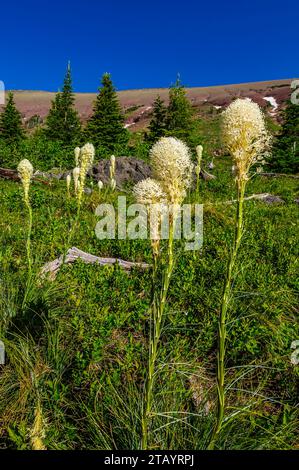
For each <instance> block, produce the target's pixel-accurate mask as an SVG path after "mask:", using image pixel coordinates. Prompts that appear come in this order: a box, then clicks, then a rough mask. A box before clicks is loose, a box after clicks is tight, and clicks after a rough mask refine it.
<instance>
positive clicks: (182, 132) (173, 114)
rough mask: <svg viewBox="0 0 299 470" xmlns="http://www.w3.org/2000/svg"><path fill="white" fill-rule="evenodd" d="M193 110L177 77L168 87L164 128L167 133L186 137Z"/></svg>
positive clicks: (188, 133) (191, 124)
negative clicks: (167, 103) (172, 84)
mask: <svg viewBox="0 0 299 470" xmlns="http://www.w3.org/2000/svg"><path fill="white" fill-rule="evenodd" d="M192 117H193V111H192V106H191V103H190V102H189V100H188V98H187V97H186V90H185V87H184V86H183V85H182V83H181V81H180V78H179V77H178V79H177V81H176V83H175V85H174V86H172V87H171V88H170V89H169V105H168V109H167V118H166V128H167V133H168V135H172V136H175V137H178V138H183V139H184V138H185V139H186V138H188V136H189V135H190V132H191V130H192V127H193V119H192Z"/></svg>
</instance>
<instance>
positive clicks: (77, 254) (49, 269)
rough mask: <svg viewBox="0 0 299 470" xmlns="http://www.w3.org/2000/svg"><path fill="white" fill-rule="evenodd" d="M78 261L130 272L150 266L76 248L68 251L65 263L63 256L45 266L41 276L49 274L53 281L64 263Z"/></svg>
mask: <svg viewBox="0 0 299 470" xmlns="http://www.w3.org/2000/svg"><path fill="white" fill-rule="evenodd" d="M77 259H81V260H82V261H83V262H84V263H90V264H99V265H101V266H106V265H113V264H118V265H119V266H121V267H122V268H124V269H125V270H127V271H130V269H132V268H136V267H137V268H140V269H146V268H148V267H149V266H150V265H149V264H147V263H134V262H132V261H124V260H122V259H119V258H102V257H99V256H95V255H91V254H90V253H86V252H85V251H82V250H79V249H78V248H76V247H75V246H74V247H72V248H70V249H69V250H68V252H67V254H66V256H65V259H64V261H63V255H61V256H59V258H56V259H54V261H50V262H49V263H47V264H45V265H44V266H43V267H42V269H41V273H40V274H41V276H42V277H44V276H45V275H46V274H49V277H50V278H51V279H55V276H56V274H57V272H58V271H59V269H60V268H61V266H62V264H63V263H64V264H71V263H74V261H76V260H77Z"/></svg>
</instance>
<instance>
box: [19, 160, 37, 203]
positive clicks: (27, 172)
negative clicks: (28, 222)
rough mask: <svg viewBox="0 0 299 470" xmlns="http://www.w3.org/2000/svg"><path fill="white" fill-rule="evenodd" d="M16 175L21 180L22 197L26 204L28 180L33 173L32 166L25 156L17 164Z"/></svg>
mask: <svg viewBox="0 0 299 470" xmlns="http://www.w3.org/2000/svg"><path fill="white" fill-rule="evenodd" d="M18 175H19V178H20V179H21V181H22V184H23V188H24V199H25V202H26V204H27V205H28V204H29V188H30V182H31V178H32V175H33V166H32V165H31V163H30V161H29V160H27V159H26V158H25V159H24V160H22V161H21V162H20V163H19V165H18Z"/></svg>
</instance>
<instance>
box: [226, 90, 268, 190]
mask: <svg viewBox="0 0 299 470" xmlns="http://www.w3.org/2000/svg"><path fill="white" fill-rule="evenodd" d="M222 116H223V121H222V136H223V143H224V146H225V148H226V150H228V151H229V152H230V154H231V155H232V158H233V161H234V166H235V169H236V179H237V182H238V184H239V186H240V185H241V184H242V182H244V181H246V180H248V172H249V169H250V167H251V166H252V165H253V164H255V163H257V162H259V161H260V160H261V159H262V158H263V153H264V152H265V151H266V149H267V148H268V147H269V144H270V140H271V139H270V136H269V134H268V132H267V129H266V125H265V120H264V116H263V114H262V111H261V109H260V107H259V106H258V104H256V103H254V102H253V101H251V100H250V99H248V98H246V99H237V100H235V101H233V102H232V103H231V104H230V105H229V106H228V108H227V109H226V110H225V111H224V112H223V113H222Z"/></svg>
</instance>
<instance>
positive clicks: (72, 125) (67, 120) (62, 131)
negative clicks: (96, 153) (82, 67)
mask: <svg viewBox="0 0 299 470" xmlns="http://www.w3.org/2000/svg"><path fill="white" fill-rule="evenodd" d="M74 103H75V96H74V93H73V87H72V74H71V67H70V64H68V67H67V71H66V74H65V77H64V83H63V88H62V91H61V92H58V93H56V96H55V99H54V100H53V101H52V106H51V109H50V111H49V114H48V116H47V119H46V127H45V134H46V136H47V138H48V139H50V140H59V141H61V142H63V143H64V144H67V145H68V144H73V143H74V142H75V141H77V139H78V137H79V135H80V130H81V124H80V119H79V115H78V113H77V111H76V109H75V107H74Z"/></svg>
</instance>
